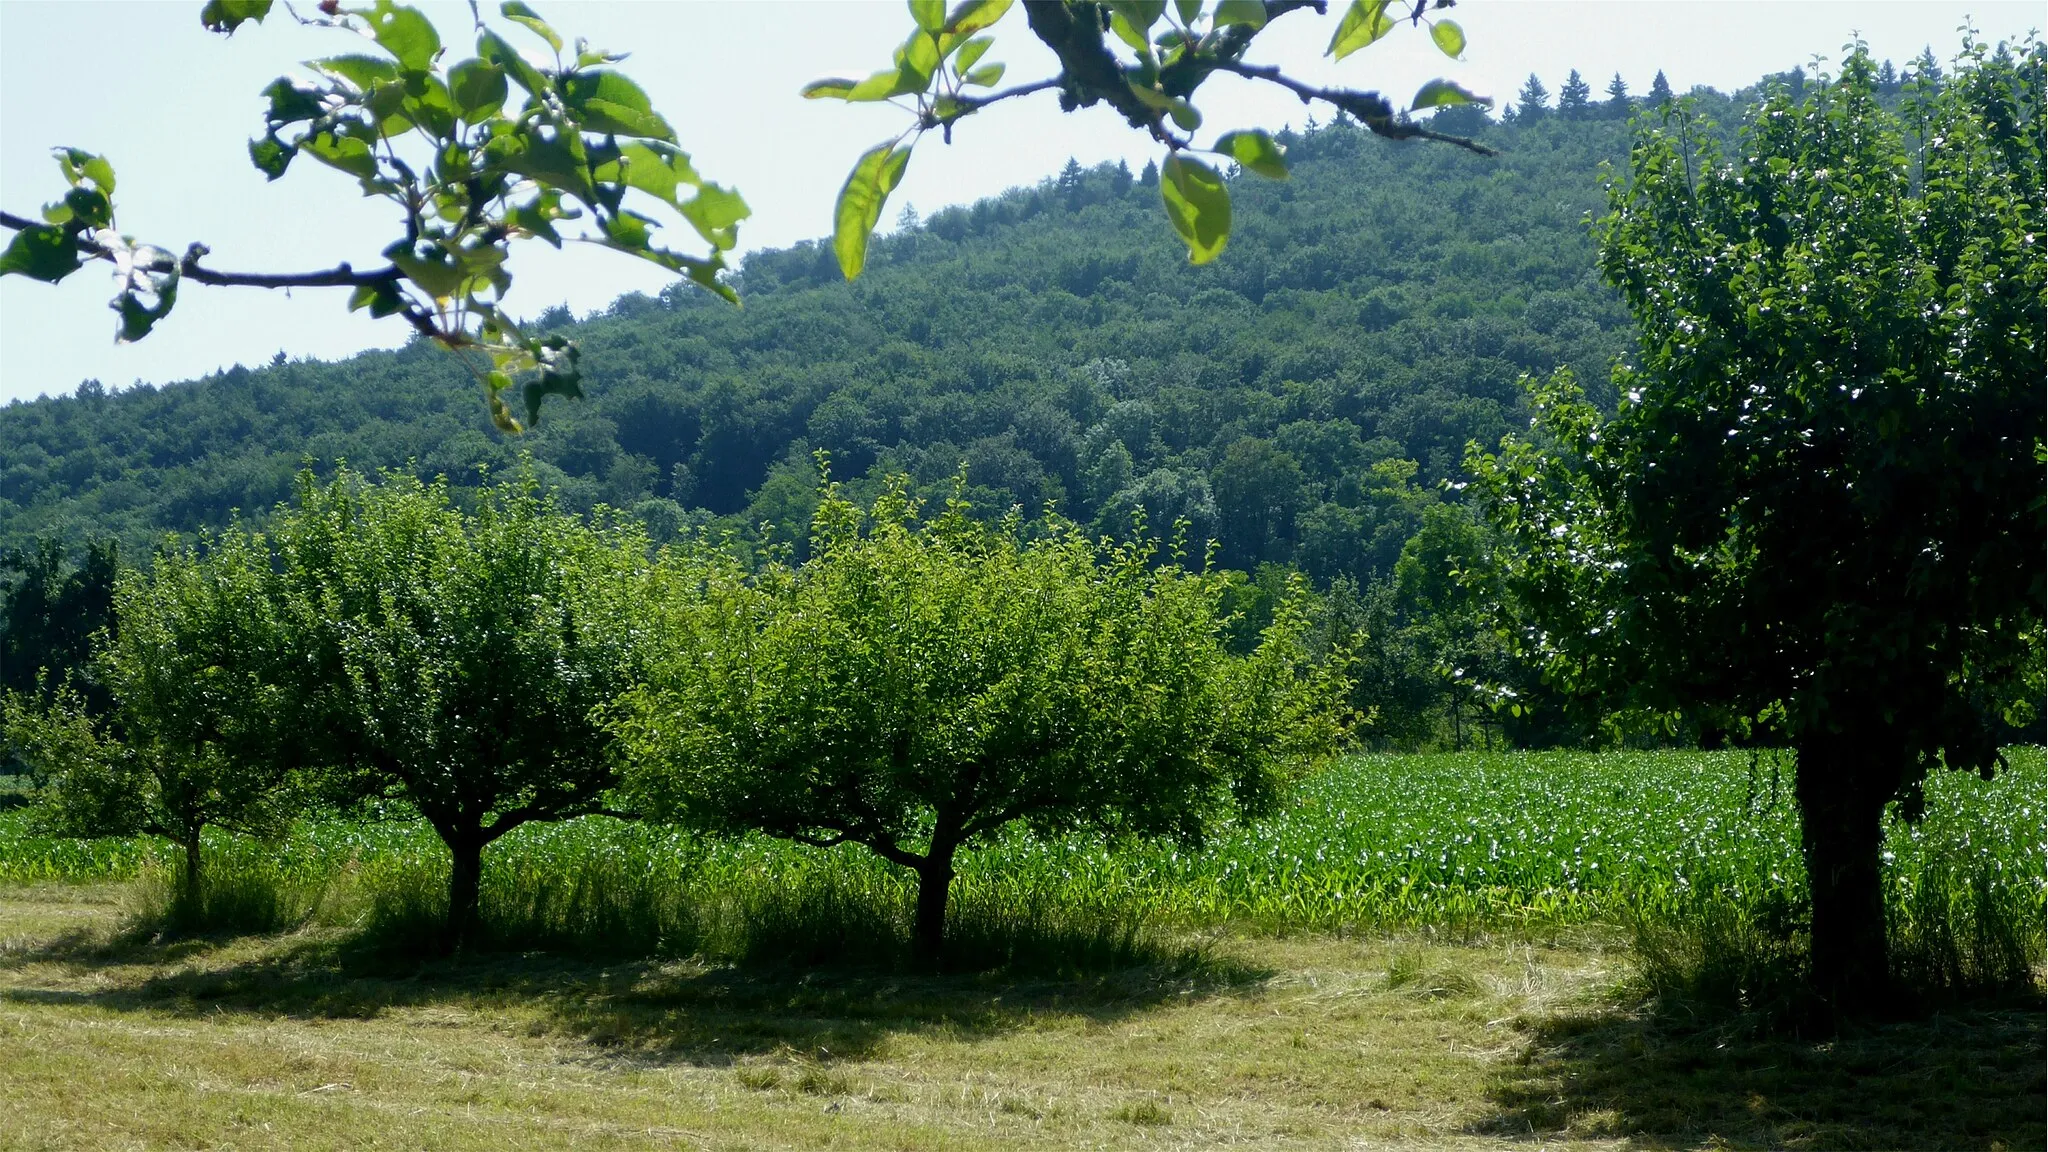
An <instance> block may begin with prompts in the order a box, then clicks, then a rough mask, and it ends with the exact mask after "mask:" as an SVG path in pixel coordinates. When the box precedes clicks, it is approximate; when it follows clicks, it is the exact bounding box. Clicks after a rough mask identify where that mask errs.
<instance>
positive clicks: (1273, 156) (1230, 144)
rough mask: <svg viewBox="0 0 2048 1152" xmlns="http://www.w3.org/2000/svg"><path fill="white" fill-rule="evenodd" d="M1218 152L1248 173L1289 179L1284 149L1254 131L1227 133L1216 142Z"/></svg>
mask: <svg viewBox="0 0 2048 1152" xmlns="http://www.w3.org/2000/svg"><path fill="white" fill-rule="evenodd" d="M1216 151H1218V152H1221V153H1223V154H1224V155H1226V156H1228V157H1230V158H1231V159H1232V160H1235V161H1237V163H1238V165H1239V166H1240V167H1242V168H1243V169H1244V170H1245V171H1247V172H1256V173H1258V174H1259V175H1261V176H1264V177H1266V178H1268V179H1271V180H1285V179H1287V157H1286V155H1285V154H1284V149H1282V148H1281V147H1280V145H1279V144H1277V143H1275V142H1274V140H1273V138H1272V137H1271V136H1268V135H1267V134H1266V133H1264V132H1261V131H1259V130H1258V129H1252V130H1251V131H1248V132H1226V133H1224V134H1223V137H1222V138H1221V139H1219V140H1217V141H1216Z"/></svg>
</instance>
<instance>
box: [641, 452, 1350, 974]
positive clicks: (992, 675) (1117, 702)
mask: <svg viewBox="0 0 2048 1152" xmlns="http://www.w3.org/2000/svg"><path fill="white" fill-rule="evenodd" d="M917 515H918V506H917V505H916V504H915V503H914V502H912V501H911V500H910V499H908V498H907V497H906V496H905V494H904V490H903V487H902V482H900V481H899V482H898V483H897V484H896V485H895V486H894V487H892V488H891V489H890V490H888V491H887V492H886V493H885V494H884V495H883V496H882V497H881V498H880V499H879V500H878V501H877V502H876V503H875V505H874V506H873V507H872V508H871V509H869V510H868V511H867V512H865V513H863V511H862V510H861V509H859V508H858V507H856V506H854V505H853V504H851V503H848V502H847V501H846V500H844V499H842V498H841V497H840V496H839V495H838V494H837V492H836V491H835V490H833V489H830V488H828V489H827V491H826V495H825V499H824V500H823V502H822V503H821V504H820V506H819V509H818V513H817V517H816V519H815V520H814V521H813V542H812V546H811V559H810V560H808V561H807V562H806V563H804V564H803V565H802V566H801V567H799V568H795V569H789V568H782V567H770V568H768V569H766V570H765V571H763V572H761V573H760V574H759V575H757V576H754V577H751V578H747V577H743V575H742V574H741V573H740V572H739V571H738V570H737V569H736V568H728V569H727V570H726V571H725V572H724V573H723V574H722V575H721V576H719V577H718V578H716V579H709V580H707V581H705V582H704V583H705V586H706V587H708V588H709V592H708V593H705V594H703V595H702V596H701V597H698V596H694V595H693V596H690V597H684V598H682V599H680V600H679V601H677V600H670V601H668V602H666V603H664V604H662V605H661V606H660V607H659V608H658V611H660V612H662V614H663V616H664V620H663V623H661V624H659V625H657V631H658V632H660V633H661V634H662V635H663V636H665V639H664V640H663V641H662V643H661V645H660V647H661V651H662V655H661V656H660V657H659V658H657V659H656V660H655V661H654V664H653V667H652V669H651V672H650V676H649V681H648V683H647V685H646V686H645V687H643V688H640V689H638V690H636V691H635V692H634V693H633V694H632V695H631V696H630V697H629V698H628V700H627V702H626V704H625V705H623V706H622V707H621V709H620V713H619V717H620V718H619V723H618V728H619V730H620V731H621V732H622V733H623V735H624V737H625V739H626V742H627V744H628V746H629V747H630V748H631V749H632V755H631V756H630V758H629V764H630V767H629V768H628V770H627V778H626V786H627V789H628V792H629V794H631V795H633V796H634V797H635V798H636V801H637V802H638V803H639V804H640V805H642V806H644V807H645V808H646V809H647V810H648V811H649V812H651V813H652V814H655V815H657V816H666V817H672V818H680V819H682V820H684V821H686V822H688V823H691V824H695V825H697V826H699V827H703V828H708V829H711V830H715V831H722V832H731V833H741V832H750V831H758V832H765V833H767V834H769V835H772V836H779V837H783V838H785V839H790V840H795V841H798V842H800V843H804V844H813V845H820V846H830V845H835V844H841V843H854V844H859V845H862V846H864V847H866V848H867V849H869V850H870V851H873V852H875V853H876V854H877V855H880V856H881V857H882V858H884V859H886V860H889V861H890V862H892V863H895V864H898V865H901V866H902V867H904V868H907V869H909V870H910V871H912V872H913V873H915V874H916V876H917V883H918V896H917V910H916V920H915V927H914V940H915V945H916V949H917V952H918V955H919V956H920V957H921V958H922V959H924V960H925V961H926V962H931V961H935V960H936V959H937V958H938V957H939V955H940V952H941V949H942V944H943V939H944V932H945V918H946V897H947V893H948V891H949V888H950V885H951V882H952V879H953V874H954V861H955V859H956V856H957V854H958V853H959V852H960V851H961V850H962V849H963V848H967V847H969V846H971V845H974V844H976V843H978V842H985V841H987V840H990V839H992V838H994V837H996V836H997V835H999V834H1000V833H1001V832H1002V830H1003V829H1005V828H1007V827H1009V826H1010V825H1013V824H1023V825H1025V826H1027V827H1030V828H1032V829H1033V830H1035V831H1037V832H1040V833H1044V834H1053V833H1059V832H1063V831H1067V830H1071V829H1076V828H1090V829H1096V830H1100V831H1102V832H1105V833H1107V834H1109V835H1111V836H1115V837H1122V836H1141V837H1151V836H1169V837H1174V838H1177V839H1179V840H1182V841H1194V840H1197V839H1199V838H1200V837H1201V835H1202V833H1203V830H1204V828H1205V827H1206V826H1207V825H1208V824H1209V823H1210V821H1211V820H1212V819H1213V818H1215V817H1217V816H1219V815H1221V814H1223V813H1224V812H1227V811H1231V810H1236V811H1242V812H1259V811H1264V810H1266V809H1268V808H1269V807H1270V806H1271V805H1272V803H1273V802H1274V799H1275V797H1276V796H1277V794H1278V789H1279V785H1280V782H1281V780H1282V778H1283V776H1284V775H1285V774H1286V773H1287V771H1288V770H1289V768H1290V767H1291V766H1293V765H1296V764H1299V763H1301V762H1303V761H1304V760H1306V759H1308V758H1310V757H1314V756H1317V755H1319V754H1321V753H1324V752H1326V751H1328V750H1329V749H1331V748H1332V747H1333V746H1334V745H1335V743H1336V741H1337V740H1338V738H1339V737H1340V736H1341V734H1342V730H1343V725H1342V719H1341V717H1342V713H1343V708H1342V703H1341V702H1342V699H1343V697H1344V694H1345V692H1346V691H1347V685H1345V684H1344V683H1343V678H1342V675H1341V672H1340V671H1339V669H1340V668H1341V660H1338V661H1323V662H1316V661H1312V660H1310V659H1309V656H1308V652H1307V649H1306V647H1305V646H1304V637H1305V634H1306V631H1307V629H1306V625H1305V623H1304V621H1303V618H1302V616H1301V614H1300V612H1299V611H1298V610H1297V606H1296V605H1295V604H1294V603H1292V602H1290V603H1288V604H1284V605H1283V606H1282V607H1281V609H1280V611H1279V612H1278V613H1277V614H1276V619H1275V622H1274V623H1273V625H1272V626H1271V627H1270V628H1268V629H1267V630H1266V633H1265V636H1264V640H1263V642H1262V643H1261V644H1260V645H1259V647H1258V649H1257V650H1256V652H1254V653H1253V654H1252V655H1250V656H1248V657H1239V656H1233V655H1231V654H1230V652H1229V651H1228V650H1227V648H1226V647H1225V643H1224V628H1225V624H1226V620H1225V619H1224V618H1223V615H1222V613H1221V612H1220V603H1221V597H1222V594H1223V591H1224V588H1225V580H1224V579H1223V578H1222V576H1221V574H1220V573H1203V574H1196V573H1190V572H1188V571H1186V570H1184V569H1182V568H1181V567H1179V566H1177V565H1164V566H1154V565H1153V564H1152V563H1151V560H1152V554H1151V551H1150V549H1149V548H1145V547H1114V546H1108V545H1102V544H1098V543H1096V542H1093V541H1091V540H1090V539H1089V538H1088V537H1087V536H1086V535H1085V534H1084V533H1083V532H1082V531H1081V530H1080V529H1078V528H1077V527H1075V526H1073V525H1071V524H1066V523H1063V522H1060V521H1058V520H1050V521H1049V522H1047V523H1045V524H1043V525H1034V526H1033V528H1032V529H1031V533H1030V535H1028V536H1027V534H1026V530H1025V528H1024V526H1023V525H1022V524H1021V523H1020V522H1019V518H1018V517H1016V516H1015V515H1013V516H1011V517H1010V518H1008V519H1007V520H1005V521H1004V522H1002V523H1000V524H998V525H993V526H991V525H987V524H984V523H982V522H980V521H977V520H975V519H973V518H972V517H970V516H969V515H968V510H967V507H966V505H965V504H963V503H960V502H959V501H958V499H957V497H956V499H955V500H954V501H953V502H951V503H949V505H948V507H947V508H946V510H945V511H944V513H942V514H941V515H939V516H937V517H936V518H934V519H932V520H931V521H929V522H928V523H925V524H922V525H920V524H919V523H918V522H917ZM1105 548H1107V550H1106V551H1105V550H1104V549H1105Z"/></svg>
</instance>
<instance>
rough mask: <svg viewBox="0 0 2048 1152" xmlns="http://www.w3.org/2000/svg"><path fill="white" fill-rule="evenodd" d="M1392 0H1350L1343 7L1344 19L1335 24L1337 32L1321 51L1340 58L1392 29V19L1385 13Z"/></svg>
mask: <svg viewBox="0 0 2048 1152" xmlns="http://www.w3.org/2000/svg"><path fill="white" fill-rule="evenodd" d="M1391 3H1392V0H1351V7H1350V8H1347V9H1345V11H1344V19H1343V20H1341V21H1339V22H1338V24H1337V32H1336V34H1335V35H1333V36H1331V37H1330V47H1329V48H1328V49H1326V50H1325V51H1324V53H1323V55H1325V56H1334V57H1336V58H1337V59H1339V60H1342V59H1343V58H1345V57H1346V56H1349V55H1351V54H1352V53H1353V52H1356V51H1358V50H1359V49H1360V48H1363V47H1365V46H1366V45H1368V44H1371V43H1372V42H1373V41H1375V40H1378V39H1379V38H1380V37H1382V36H1385V35H1386V34H1387V33H1389V32H1392V31H1393V30H1394V21H1393V20H1392V19H1391V18H1390V17H1388V15H1387V7H1388V5H1389V4H1391Z"/></svg>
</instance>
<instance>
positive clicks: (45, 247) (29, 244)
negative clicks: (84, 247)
mask: <svg viewBox="0 0 2048 1152" xmlns="http://www.w3.org/2000/svg"><path fill="white" fill-rule="evenodd" d="M80 266H81V262H80V261H79V259H78V245H77V243H76V242H74V241H73V239H72V237H71V233H70V232H68V231H66V230H65V229H62V228H56V227H50V228H24V229H22V230H21V231H19V232H16V233H15V234H14V239H12V240H10V241H8V243H7V250H6V251H4V252H0V276H10V275H11V276H26V277H28V278H29V279H31V280H41V281H44V282H45V283H49V284H55V283H56V282H57V281H59V280H62V279H63V278H64V277H66V276H69V275H71V274H72V273H73V272H76V271H78V269H79V267H80Z"/></svg>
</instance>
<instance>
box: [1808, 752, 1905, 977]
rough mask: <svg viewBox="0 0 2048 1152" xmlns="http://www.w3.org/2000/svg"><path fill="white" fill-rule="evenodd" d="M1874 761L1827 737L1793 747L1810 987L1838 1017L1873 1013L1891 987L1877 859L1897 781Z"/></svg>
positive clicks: (1879, 868) (1869, 755) (1875, 754)
mask: <svg viewBox="0 0 2048 1152" xmlns="http://www.w3.org/2000/svg"><path fill="white" fill-rule="evenodd" d="M1859 744H1862V745H1863V746H1861V747H1859V746H1858V745H1859ZM1881 755H1882V753H1881V752H1878V751H1876V750H1874V749H1872V748H1870V747H1869V746H1868V743H1867V742H1860V741H1859V742H1851V741H1849V740H1845V739H1843V738H1842V736H1840V735H1834V736H1830V735H1829V734H1826V733H1822V734H1817V735H1816V736H1814V737H1812V738H1809V739H1807V740H1804V741H1802V742H1801V743H1800V745H1799V770H1798V774H1797V776H1796V777H1795V780H1794V784H1793V788H1794V795H1795V796H1796V797H1797V799H1798V801H1799V815H1800V824H1801V846H1802V848H1803V849H1804V854H1805V857H1806V875H1807V881H1808V883H1809V884H1810V886H1811V887H1812V890H1813V944H1812V949H1813V950H1812V964H1813V987H1814V990H1815V991H1816V992H1817V993H1819V994H1820V996H1821V999H1822V1001H1823V1003H1824V1004H1825V1005H1826V1007H1827V1008H1828V1010H1829V1011H1830V1012H1831V1013H1832V1014H1833V1015H1834V1016H1836V1017H1837V1018H1847V1017H1859V1016H1871V1015H1874V1014H1876V1013H1878V1012H1880V1011H1881V1010H1882V1009H1883V1008H1884V1007H1885V1006H1886V994H1887V992H1888V990H1889V987H1890V980H1891V957H1890V954H1889V951H1888V944H1887V940H1886V936H1885V910H1884V887H1883V882H1882V879H1883V873H1882V867H1883V865H1882V862H1881V859H1880V853H1881V852H1882V850H1883V844H1884V806H1885V803H1886V802H1887V801H1888V800H1890V799H1891V796H1892V793H1893V791H1894V790H1895V789H1896V788H1897V786H1898V780H1897V773H1895V772H1885V771H1882V770H1881V768H1882V761H1881V760H1874V759H1873V757H1874V756H1881Z"/></svg>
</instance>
